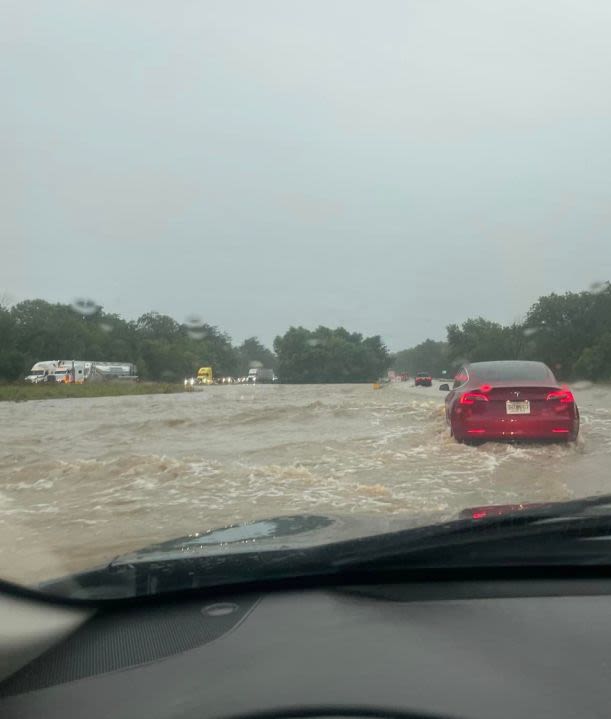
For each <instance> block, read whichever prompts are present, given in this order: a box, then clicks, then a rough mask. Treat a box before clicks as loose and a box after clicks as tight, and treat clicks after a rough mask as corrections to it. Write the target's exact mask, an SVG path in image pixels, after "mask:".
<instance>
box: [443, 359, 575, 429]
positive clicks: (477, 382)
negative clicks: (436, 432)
mask: <svg viewBox="0 0 611 719" xmlns="http://www.w3.org/2000/svg"><path fill="white" fill-rule="evenodd" d="M441 389H445V390H446V391H448V396H447V397H446V420H447V422H448V424H449V426H450V432H451V434H452V436H453V437H454V438H455V439H456V440H457V441H459V442H474V441H484V440H487V439H555V440H562V441H569V442H570V441H575V440H576V439H577V434H578V432H579V410H578V409H577V404H576V403H575V398H574V397H573V394H572V392H571V391H570V390H569V389H568V388H567V387H566V386H561V385H560V384H558V380H557V379H556V378H555V377H554V374H553V372H552V371H551V370H550V368H549V367H547V365H545V364H543V362H522V361H503V362H474V363H472V364H467V365H464V366H463V367H461V368H460V370H459V371H458V373H457V374H456V377H455V378H454V386H453V387H452V389H450V387H449V386H448V385H441Z"/></svg>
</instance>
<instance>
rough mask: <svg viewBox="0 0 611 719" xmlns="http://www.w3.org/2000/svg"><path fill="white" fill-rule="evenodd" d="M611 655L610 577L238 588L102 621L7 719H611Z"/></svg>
mask: <svg viewBox="0 0 611 719" xmlns="http://www.w3.org/2000/svg"><path fill="white" fill-rule="evenodd" d="M23 601H24V602H25V601H31V600H25V599H24V600H23ZM35 604H37V603H36V602H35ZM39 608H40V611H41V612H44V611H45V606H44V605H42V604H40V605H39ZM610 646H611V580H609V579H606V578H597V579H580V580H569V579H550V580H545V579H541V580H537V579H533V580H530V581H528V582H525V581H522V582H520V581H503V580H494V581H449V582H445V581H431V582H407V583H395V584H385V585H371V586H369V585H367V586H364V585H363V586H349V587H326V588H310V589H301V590H295V589H293V590H290V589H287V590H281V591H269V592H256V591H255V592H253V591H248V592H240V591H239V590H236V591H234V592H229V593H226V594H225V595H224V596H218V595H215V596H207V595H205V594H201V595H197V596H193V595H192V596H190V597H189V598H187V599H180V600H172V601H169V600H168V601H161V600H160V601H158V602H155V603H151V602H147V603H144V604H142V605H135V606H127V607H122V606H118V607H114V608H112V609H111V610H109V611H97V612H95V613H93V614H92V615H91V616H90V617H89V618H88V619H86V620H85V621H82V622H79V623H78V626H77V628H76V629H75V630H74V631H72V632H69V633H67V636H64V637H63V638H62V639H61V640H60V641H58V642H56V643H54V644H53V645H52V646H50V647H49V648H47V649H46V651H43V652H42V653H41V654H40V655H39V656H36V657H34V658H33V659H31V660H30V661H29V662H27V663H26V664H25V665H24V666H22V667H21V668H20V669H18V670H17V671H16V672H15V673H13V674H12V675H11V676H8V677H6V678H5V679H4V681H3V682H2V683H1V684H0V715H1V716H2V717H5V718H7V719H8V718H10V717H19V718H20V719H29V718H30V717H32V718H33V717H45V719H60V718H61V719H65V718H66V717H87V718H88V719H102V718H104V719H106V718H108V717H113V718H114V719H121V718H123V717H125V718H126V719H127V718H128V717H129V718H130V719H137V718H139V717H142V718H145V717H146V719H168V718H169V717H173V718H174V717H176V718H179V717H180V718H181V719H182V718H185V719H187V718H188V719H196V718H197V719H212V718H214V719H222V718H224V717H226V718H229V717H278V718H280V717H285V719H290V718H291V717H297V716H300V717H305V716H310V717H313V716H331V715H334V716H344V717H348V716H371V717H390V716H393V717H395V716H396V717H399V716H405V717H407V716H427V717H473V718H476V717H477V718H482V719H483V718H484V717H523V716H532V717H538V718H541V717H580V718H582V717H603V716H604V717H606V716H608V715H609V707H610V706H611V682H610V681H609V680H610V678H611V655H610V651H609V647H610Z"/></svg>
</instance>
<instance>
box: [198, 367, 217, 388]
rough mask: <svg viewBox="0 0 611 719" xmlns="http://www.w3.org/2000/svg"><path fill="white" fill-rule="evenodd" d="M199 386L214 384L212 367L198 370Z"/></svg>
mask: <svg viewBox="0 0 611 719" xmlns="http://www.w3.org/2000/svg"><path fill="white" fill-rule="evenodd" d="M196 381H197V384H213V377H212V367H200V368H199V369H198V370H197V380H196Z"/></svg>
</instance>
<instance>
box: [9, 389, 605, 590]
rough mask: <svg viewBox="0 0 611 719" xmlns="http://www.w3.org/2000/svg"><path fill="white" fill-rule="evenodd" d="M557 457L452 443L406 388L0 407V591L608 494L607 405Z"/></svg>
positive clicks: (581, 399) (428, 399)
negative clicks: (246, 543) (390, 524)
mask: <svg viewBox="0 0 611 719" xmlns="http://www.w3.org/2000/svg"><path fill="white" fill-rule="evenodd" d="M575 394H576V397H577V401H578V404H579V406H580V410H581V418H582V425H581V435H580V438H579V441H578V442H577V443H576V444H573V445H568V446H567V445H537V444H532V445H507V444H497V443H487V444H484V445H482V446H479V447H467V446H464V445H458V444H456V443H455V442H454V441H453V440H452V439H451V438H450V437H449V434H448V431H447V428H446V426H445V420H444V416H443V400H444V397H445V394H444V393H443V392H440V391H439V389H438V383H434V385H433V387H432V388H420V387H413V386H411V385H408V384H407V383H402V384H393V385H388V386H385V387H384V388H383V389H382V390H378V391H375V390H373V389H372V387H371V385H331V386H330V385H324V386H321V385H310V386H289V385H286V386H284V385H278V386H276V385H261V386H248V387H243V386H215V387H207V388H204V389H203V390H202V391H199V392H193V393H184V394H177V395H151V396H139V397H133V396H132V397H109V398H99V399H71V400H69V399H66V400H47V401H33V402H24V403H18V404H15V403H9V402H4V403H2V404H1V405H0V424H1V430H0V431H1V439H0V576H1V577H3V578H5V579H10V580H14V581H20V582H28V583H30V582H36V581H38V580H40V579H44V578H50V577H54V576H58V575H61V574H64V573H66V572H68V571H74V570H76V569H83V568H86V567H88V566H91V565H94V564H99V563H100V562H105V561H109V560H110V559H111V558H112V557H114V556H115V555H117V554H119V553H122V552H125V551H127V550H131V549H134V548H138V547H142V546H145V545H147V544H150V543H152V542H157V541H160V540H164V539H170V538H173V537H176V536H182V535H186V534H190V533H193V532H198V531H199V532H201V531H204V530H207V529H211V528H215V527H219V526H224V525H227V524H230V523H234V522H240V521H245V520H253V519H258V518H263V517H270V516H274V515H279V514H294V513H301V512H310V513H311V512H316V513H331V514H334V515H338V514H339V515H343V514H348V515H353V514H355V513H356V514H362V515H378V516H379V515H388V516H393V517H394V518H401V516H414V515H418V516H420V517H422V518H423V521H426V518H427V515H428V516H430V515H431V513H433V512H442V513H443V514H444V516H447V517H451V516H453V515H454V514H455V513H456V512H457V511H458V510H460V509H462V508H464V507H466V506H472V505H478V504H492V503H498V502H503V503H508V502H511V503H513V502H518V501H538V500H553V499H559V500H563V499H568V498H572V497H576V496H586V495H591V494H597V493H600V492H609V491H611V473H610V470H611V391H610V389H609V388H608V387H595V386H594V387H593V386H591V387H582V388H581V389H577V390H576V391H575Z"/></svg>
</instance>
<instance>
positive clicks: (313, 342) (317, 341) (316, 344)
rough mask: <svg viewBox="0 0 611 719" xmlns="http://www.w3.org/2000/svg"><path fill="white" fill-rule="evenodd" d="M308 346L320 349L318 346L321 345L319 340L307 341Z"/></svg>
mask: <svg viewBox="0 0 611 719" xmlns="http://www.w3.org/2000/svg"><path fill="white" fill-rule="evenodd" d="M306 344H307V345H309V346H310V347H318V345H319V344H320V340H317V339H311V340H306Z"/></svg>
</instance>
